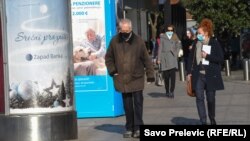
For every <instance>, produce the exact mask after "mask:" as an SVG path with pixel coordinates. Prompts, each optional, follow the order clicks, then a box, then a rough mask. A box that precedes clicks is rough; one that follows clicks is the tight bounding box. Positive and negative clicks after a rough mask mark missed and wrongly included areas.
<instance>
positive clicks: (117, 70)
mask: <svg viewBox="0 0 250 141" xmlns="http://www.w3.org/2000/svg"><path fill="white" fill-rule="evenodd" d="M119 28H120V31H119V34H118V35H116V36H114V37H113V39H112V40H111V42H110V45H109V48H108V50H107V53H106V56H105V63H106V66H107V69H108V72H109V74H110V76H112V77H113V80H114V85H115V89H116V90H117V91H119V92H121V93H122V97H123V104H124V110H125V115H126V132H125V133H124V137H125V138H127V137H132V136H133V137H139V136H140V130H139V126H140V125H142V124H143V119H142V111H143V89H144V83H145V78H144V76H145V72H146V75H147V81H148V82H153V81H154V69H153V64H152V62H151V59H150V57H149V55H148V52H147V49H146V46H145V43H144V41H143V40H142V39H141V38H140V37H138V36H137V35H135V34H134V33H133V32H132V23H131V21H130V20H128V19H122V20H121V21H120V22H119Z"/></svg>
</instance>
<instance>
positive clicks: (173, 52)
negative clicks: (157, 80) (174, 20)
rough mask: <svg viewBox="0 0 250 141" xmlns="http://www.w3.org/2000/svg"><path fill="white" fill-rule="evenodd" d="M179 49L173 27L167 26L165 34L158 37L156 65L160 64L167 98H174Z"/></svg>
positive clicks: (178, 41) (179, 42)
mask: <svg viewBox="0 0 250 141" xmlns="http://www.w3.org/2000/svg"><path fill="white" fill-rule="evenodd" d="M180 49H181V41H180V40H179V38H178V37H177V35H176V34H175V33H174V27H173V26H172V25H169V26H167V31H166V32H165V34H161V35H160V45H159V49H158V59H157V60H158V61H157V63H158V64H160V66H161V68H160V69H161V71H162V72H163V78H164V84H165V89H166V96H167V97H168V98H174V90H175V78H176V69H178V62H177V59H178V53H179V50H180ZM169 81H170V83H169Z"/></svg>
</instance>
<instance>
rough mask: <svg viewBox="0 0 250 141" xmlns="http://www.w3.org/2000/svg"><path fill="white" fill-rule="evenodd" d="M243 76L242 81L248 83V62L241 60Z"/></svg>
mask: <svg viewBox="0 0 250 141" xmlns="http://www.w3.org/2000/svg"><path fill="white" fill-rule="evenodd" d="M243 76H244V80H246V81H249V60H247V59H244V60H243Z"/></svg>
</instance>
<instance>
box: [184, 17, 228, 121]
mask: <svg viewBox="0 0 250 141" xmlns="http://www.w3.org/2000/svg"><path fill="white" fill-rule="evenodd" d="M212 36H213V23H212V21H211V20H210V19H203V20H202V21H201V23H200V24H199V27H198V35H197V39H198V41H196V42H195V43H194V46H193V48H192V50H191V54H190V56H189V60H188V76H187V81H190V76H191V75H192V86H193V89H195V92H196V105H197V110H198V114H199V117H200V121H201V124H202V125H206V124H207V114H206V106H205V102H204V100H205V94H204V92H206V100H207V109H208V116H209V119H210V123H211V124H212V125H215V124H216V121H215V91H216V90H222V89H224V84H223V81H222V77H221V72H220V70H221V64H222V63H223V62H224V58H223V57H224V55H223V51H222V48H221V46H220V44H219V42H218V41H217V40H216V39H214V38H213V37H212Z"/></svg>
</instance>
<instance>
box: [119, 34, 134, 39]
mask: <svg viewBox="0 0 250 141" xmlns="http://www.w3.org/2000/svg"><path fill="white" fill-rule="evenodd" d="M131 34H132V32H129V33H126V32H120V36H121V37H122V39H124V40H128V39H129V38H130V37H131Z"/></svg>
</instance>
